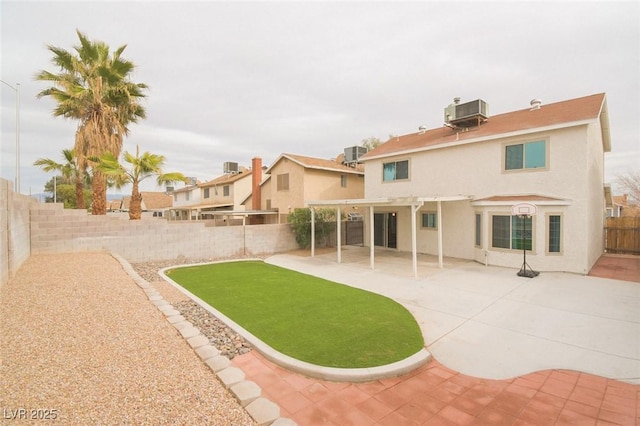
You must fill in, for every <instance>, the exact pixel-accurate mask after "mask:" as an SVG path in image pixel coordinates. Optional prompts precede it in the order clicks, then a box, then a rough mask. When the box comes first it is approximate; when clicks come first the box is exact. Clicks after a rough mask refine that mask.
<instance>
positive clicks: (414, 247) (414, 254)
mask: <svg viewBox="0 0 640 426" xmlns="http://www.w3.org/2000/svg"><path fill="white" fill-rule="evenodd" d="M410 207H411V259H412V261H413V276H414V277H416V278H418V236H417V229H416V228H417V226H416V216H417V215H418V210H420V207H422V206H421V205H420V204H412V205H411V206H410Z"/></svg>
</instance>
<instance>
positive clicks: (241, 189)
mask: <svg viewBox="0 0 640 426" xmlns="http://www.w3.org/2000/svg"><path fill="white" fill-rule="evenodd" d="M251 184H252V181H251V175H247V176H245V177H243V178H241V179H239V180H237V181H235V182H234V183H233V185H232V188H231V196H232V202H233V209H234V210H244V209H245V205H243V204H242V201H243V200H244V199H245V198H247V195H248V194H250V193H251ZM249 206H251V204H249Z"/></svg>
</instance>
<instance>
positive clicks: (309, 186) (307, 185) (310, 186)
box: [304, 169, 364, 206]
mask: <svg viewBox="0 0 640 426" xmlns="http://www.w3.org/2000/svg"><path fill="white" fill-rule="evenodd" d="M342 176H345V178H346V181H347V186H346V187H345V188H343V187H342ZM304 179H305V180H304V200H306V201H311V200H335V199H346V198H352V199H353V198H363V197H364V178H363V176H362V175H356V174H352V173H340V172H338V171H336V172H331V171H328V170H318V169H307V170H306V171H305V178H304ZM305 206H306V204H305Z"/></svg>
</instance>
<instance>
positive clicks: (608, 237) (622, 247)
mask: <svg viewBox="0 0 640 426" xmlns="http://www.w3.org/2000/svg"><path fill="white" fill-rule="evenodd" d="M604 232H605V234H604V235H605V250H606V252H607V253H620V254H638V255H640V217H638V216H635V217H633V216H630V217H609V218H607V222H606V225H605V228H604Z"/></svg>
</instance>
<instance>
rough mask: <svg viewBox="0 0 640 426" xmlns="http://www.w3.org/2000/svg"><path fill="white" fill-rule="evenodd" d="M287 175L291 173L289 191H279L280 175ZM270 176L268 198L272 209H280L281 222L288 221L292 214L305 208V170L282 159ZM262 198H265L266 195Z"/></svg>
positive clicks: (286, 159)
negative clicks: (298, 209)
mask: <svg viewBox="0 0 640 426" xmlns="http://www.w3.org/2000/svg"><path fill="white" fill-rule="evenodd" d="M285 173H289V189H288V190H281V191H278V175H280V174H285ZM270 174H271V179H270V180H271V183H270V186H269V189H270V190H271V196H270V197H266V198H270V199H271V208H273V209H278V210H279V212H280V216H281V220H282V221H286V216H287V215H288V214H289V213H290V212H292V211H293V210H295V209H296V208H301V207H304V185H305V174H304V168H303V167H302V166H301V165H299V164H297V163H295V162H293V161H291V160H289V159H288V158H282V159H281V160H280V161H278V163H276V164H275V165H274V166H273V168H272V169H271V171H270ZM262 198H265V196H264V194H263V197H262Z"/></svg>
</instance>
